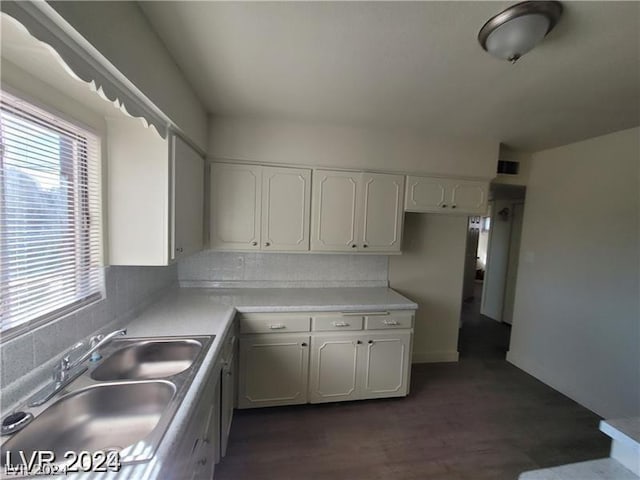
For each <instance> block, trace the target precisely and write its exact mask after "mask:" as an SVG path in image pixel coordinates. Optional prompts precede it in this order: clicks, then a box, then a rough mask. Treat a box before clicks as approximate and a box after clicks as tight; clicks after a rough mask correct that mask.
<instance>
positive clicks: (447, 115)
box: [140, 1, 640, 150]
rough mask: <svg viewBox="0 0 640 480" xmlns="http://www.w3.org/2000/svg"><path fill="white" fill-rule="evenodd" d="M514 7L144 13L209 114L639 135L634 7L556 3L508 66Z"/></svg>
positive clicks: (525, 143) (446, 131) (178, 5)
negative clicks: (503, 22) (495, 44)
mask: <svg viewBox="0 0 640 480" xmlns="http://www.w3.org/2000/svg"><path fill="white" fill-rule="evenodd" d="M510 4H511V2H164V1H163V2H141V3H140V6H141V8H142V10H143V12H144V13H145V15H146V16H147V18H148V19H149V21H150V23H151V24H152V26H153V28H154V29H155V30H156V32H157V33H158V35H159V36H160V37H161V39H162V40H163V41H164V42H165V44H166V46H167V48H168V49H169V51H170V52H171V54H172V55H173V57H174V58H175V61H176V62H177V64H178V65H179V66H180V67H181V68H182V70H183V71H184V72H185V75H186V76H187V78H188V79H189V80H190V82H191V83H192V84H193V86H194V88H195V90H196V92H197V93H198V95H199V96H200V98H201V99H202V100H203V101H204V102H205V104H206V107H207V108H208V110H209V111H210V112H211V113H212V114H213V115H227V116H247V117H254V118H261V117H268V118H282V119H289V120H296V121H297V120H299V121H309V122H325V123H337V124H348V125H358V126H370V127H375V128H388V129H411V130H416V131H419V132H424V133H425V134H428V135H430V136H443V137H450V138H470V139H471V138H482V139H491V140H495V141H497V142H503V143H506V144H507V145H509V146H511V147H514V148H518V149H523V150H539V149H543V148H548V147H552V146H557V145H562V144H566V143H570V142H572V141H576V140H580V139H583V138H588V137H592V136H596V135H600V134H604V133H608V132H611V131H616V130H621V129H624V128H629V127H632V126H635V125H638V124H640V2H620V3H618V2H608V1H607V2H565V3H564V7H565V11H564V15H563V17H562V18H561V20H560V23H559V24H558V26H557V27H556V29H555V30H554V31H553V32H551V34H549V36H548V37H547V38H546V39H545V41H544V42H543V43H542V44H541V45H540V46H539V47H537V48H536V49H534V50H533V51H532V52H530V53H529V54H527V55H526V56H524V57H523V58H522V59H521V60H520V61H519V62H518V63H516V64H515V65H511V64H509V63H507V62H503V61H500V60H497V59H494V58H493V57H491V56H489V55H488V54H486V53H485V52H484V51H483V50H482V49H481V48H480V46H479V45H478V42H477V40H476V35H477V33H478V30H479V28H480V27H481V26H482V25H483V23H484V22H485V21H486V20H487V19H488V18H489V17H491V16H492V15H494V14H495V13H497V12H499V11H500V10H502V9H503V8H505V7H506V6H508V5H510Z"/></svg>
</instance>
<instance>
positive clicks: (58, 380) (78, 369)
mask: <svg viewBox="0 0 640 480" xmlns="http://www.w3.org/2000/svg"><path fill="white" fill-rule="evenodd" d="M126 334H127V330H126V329H124V328H123V329H121V330H115V331H113V332H111V333H109V334H108V335H106V336H103V335H96V336H93V337H91V339H90V341H89V342H90V343H89V349H88V350H87V351H86V352H84V353H83V354H82V355H80V356H79V357H78V358H76V359H75V360H73V361H71V355H72V354H73V352H75V351H76V350H78V349H80V348H82V347H84V343H82V342H79V343H76V344H75V345H74V346H73V347H72V348H71V349H70V350H69V351H68V352H67V353H65V354H64V355H63V356H62V358H61V359H60V362H58V364H57V365H56V366H55V367H54V369H53V382H52V383H50V384H48V385H46V386H45V387H44V388H42V389H41V390H39V391H38V392H37V393H36V394H35V395H34V396H33V397H31V399H30V400H29V406H30V407H37V406H40V405H42V404H43V403H45V402H46V401H48V400H49V399H50V398H51V397H53V396H54V395H55V394H56V393H58V392H59V391H60V390H62V389H63V388H64V387H66V386H67V385H69V383H71V382H72V381H73V380H75V379H76V378H78V377H79V376H80V375H82V374H83V373H84V372H85V371H86V370H87V366H86V365H82V364H83V363H84V362H85V361H86V360H87V359H88V358H89V357H91V356H92V354H93V353H94V352H96V351H97V350H98V349H99V348H101V347H103V346H105V345H106V344H107V343H109V342H110V341H111V340H113V339H114V338H115V337H117V336H119V335H126Z"/></svg>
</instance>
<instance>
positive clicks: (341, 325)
mask: <svg viewBox="0 0 640 480" xmlns="http://www.w3.org/2000/svg"><path fill="white" fill-rule="evenodd" d="M349 325H350V324H349V323H347V322H333V326H334V327H348V326H349Z"/></svg>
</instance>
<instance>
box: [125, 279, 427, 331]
mask: <svg viewBox="0 0 640 480" xmlns="http://www.w3.org/2000/svg"><path fill="white" fill-rule="evenodd" d="M417 308H418V305H417V304H416V303H414V302H412V301H411V300H409V299H407V298H405V297H403V296H402V295H400V294H399V293H397V292H395V291H393V290H391V289H390V288H236V289H209V288H176V289H173V290H170V291H169V292H168V293H167V294H166V295H165V296H164V297H163V298H162V299H161V300H160V301H158V302H157V303H155V304H153V305H151V306H150V307H149V308H147V309H146V310H145V311H144V312H143V313H142V314H141V315H140V316H139V317H138V318H136V319H135V320H133V321H132V322H131V323H130V324H129V325H128V327H127V328H128V335H130V336H164V335H211V334H215V335H220V334H222V333H224V332H223V330H224V329H225V328H224V327H225V326H226V325H227V324H228V322H229V321H230V319H231V317H232V316H233V314H234V313H235V311H238V312H314V311H315V312H328V311H332V312H357V311H380V310H415V309H417Z"/></svg>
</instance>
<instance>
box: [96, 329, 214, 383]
mask: <svg viewBox="0 0 640 480" xmlns="http://www.w3.org/2000/svg"><path fill="white" fill-rule="evenodd" d="M114 344H115V342H114ZM201 349H202V344H201V343H200V342H199V341H197V340H193V339H184V340H143V341H137V342H136V343H133V344H130V345H127V346H125V347H122V348H120V349H118V350H116V351H115V352H113V353H112V354H111V355H110V356H108V357H107V358H105V359H104V360H103V361H102V363H101V364H100V365H98V367H97V368H96V369H95V370H94V371H93V372H92V373H91V378H93V379H94V380H98V381H111V380H140V379H157V378H166V377H171V376H173V375H176V374H178V373H180V372H183V371H185V370H187V369H188V368H189V367H190V366H191V365H192V364H193V362H194V360H195V359H196V357H197V356H198V353H199V352H200V350H201Z"/></svg>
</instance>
